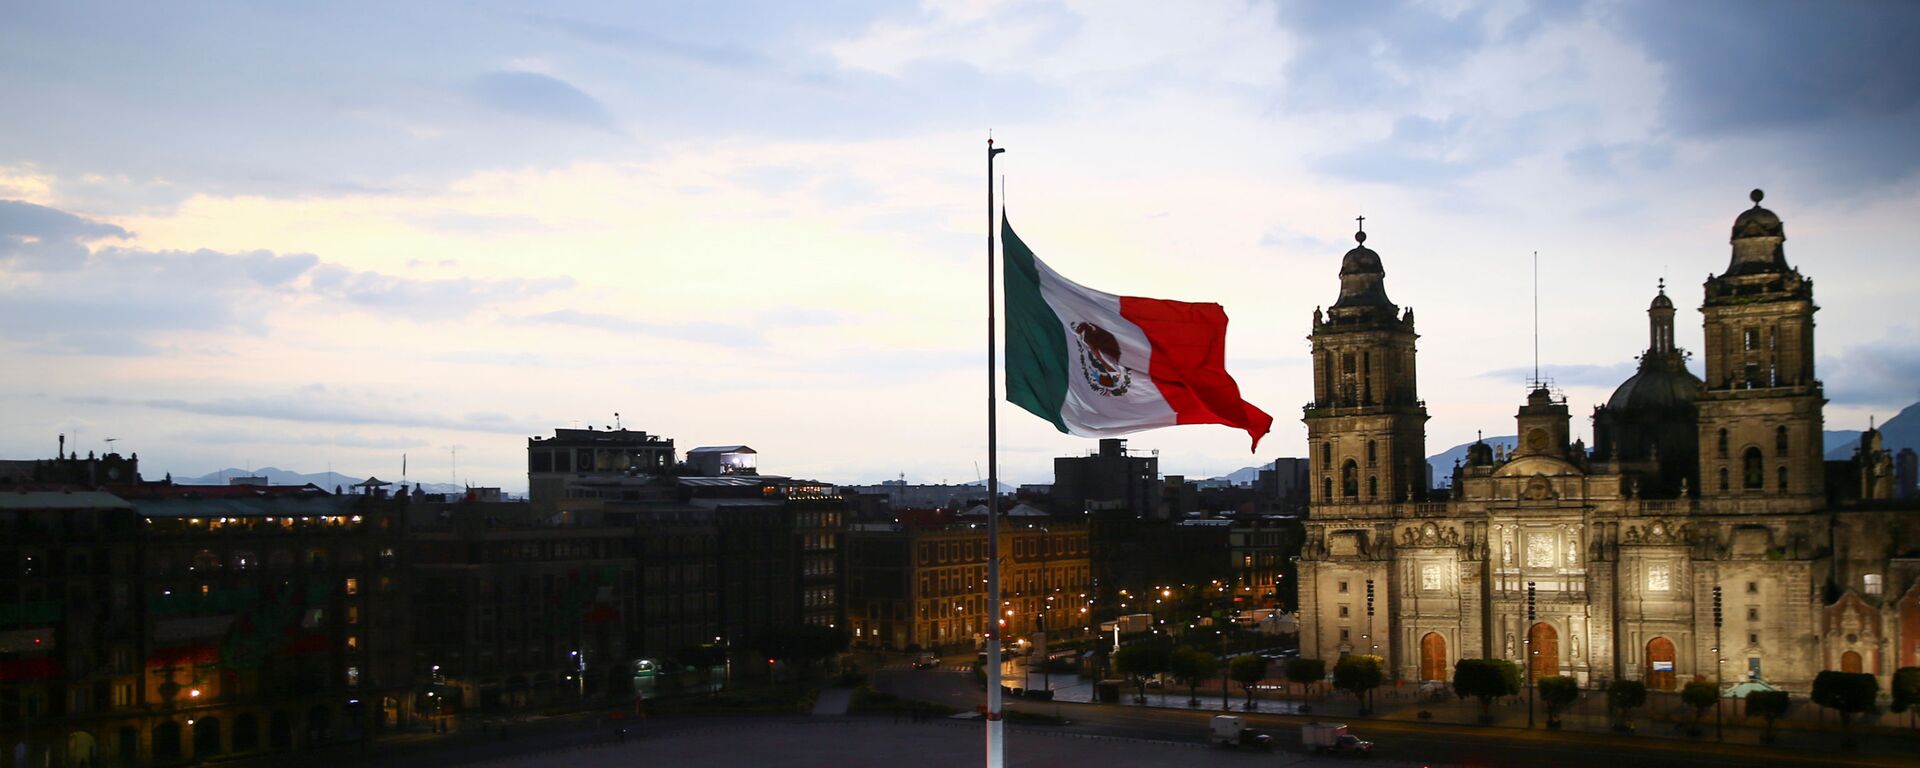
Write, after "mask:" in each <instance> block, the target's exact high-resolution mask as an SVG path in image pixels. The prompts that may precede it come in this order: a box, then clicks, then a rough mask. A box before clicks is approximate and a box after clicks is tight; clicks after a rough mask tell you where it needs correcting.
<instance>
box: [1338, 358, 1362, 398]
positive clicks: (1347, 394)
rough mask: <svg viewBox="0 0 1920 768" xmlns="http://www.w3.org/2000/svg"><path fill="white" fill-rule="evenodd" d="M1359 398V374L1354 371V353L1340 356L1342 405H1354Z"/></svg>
mask: <svg viewBox="0 0 1920 768" xmlns="http://www.w3.org/2000/svg"><path fill="white" fill-rule="evenodd" d="M1358 397H1359V374H1358V373H1357V372H1356V371H1355V369H1354V361H1353V353H1352V352H1348V353H1346V354H1344V355H1341V356H1340V404H1341V405H1349V406H1350V405H1353V404H1354V401H1355V400H1357V399H1358Z"/></svg>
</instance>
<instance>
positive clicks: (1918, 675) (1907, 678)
mask: <svg viewBox="0 0 1920 768" xmlns="http://www.w3.org/2000/svg"><path fill="white" fill-rule="evenodd" d="M1893 711H1895V712H1905V713H1907V727H1909V728H1911V727H1913V713H1914V712H1915V711H1920V667H1901V668H1899V669H1897V670H1894V673H1893Z"/></svg>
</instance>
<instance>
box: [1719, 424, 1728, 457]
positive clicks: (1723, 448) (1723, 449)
mask: <svg viewBox="0 0 1920 768" xmlns="http://www.w3.org/2000/svg"><path fill="white" fill-rule="evenodd" d="M1726 457H1727V431H1726V430H1724V429H1723V430H1720V458H1723V459H1724V458H1726Z"/></svg>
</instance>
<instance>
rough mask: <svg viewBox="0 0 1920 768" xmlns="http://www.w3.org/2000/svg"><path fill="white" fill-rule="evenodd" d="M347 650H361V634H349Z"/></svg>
mask: <svg viewBox="0 0 1920 768" xmlns="http://www.w3.org/2000/svg"><path fill="white" fill-rule="evenodd" d="M347 650H349V651H357V650H360V636H359V635H347Z"/></svg>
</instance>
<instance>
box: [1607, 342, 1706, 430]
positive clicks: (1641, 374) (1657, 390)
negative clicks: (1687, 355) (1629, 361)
mask: <svg viewBox="0 0 1920 768" xmlns="http://www.w3.org/2000/svg"><path fill="white" fill-rule="evenodd" d="M1700 387H1701V384H1700V380H1699V379H1697V378H1695V377H1694V375H1693V372H1691V371H1688V370H1687V367H1686V365H1685V364H1684V363H1682V362H1681V361H1679V360H1677V359H1674V357H1671V356H1667V355H1655V354H1649V355H1647V356H1646V357H1644V358H1641V360H1640V370H1639V371H1636V372H1635V373H1634V374H1633V375H1632V376H1630V377H1628V378H1627V380H1626V381H1623V382H1621V383H1620V386H1619V388H1617V389H1615V390H1613V396H1612V397H1609V398H1607V410H1610V411H1613V412H1614V413H1615V414H1619V415H1621V416H1627V415H1629V414H1631V415H1641V414H1645V415H1647V416H1656V415H1660V414H1672V413H1678V412H1682V411H1685V410H1687V409H1689V408H1691V407H1692V406H1693V400H1694V397H1695V396H1697V395H1699V394H1700Z"/></svg>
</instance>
